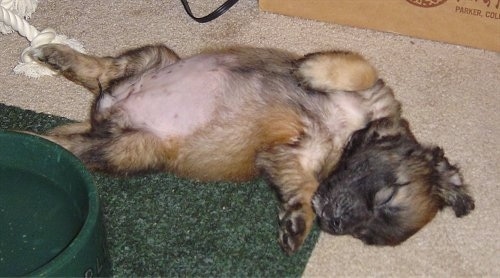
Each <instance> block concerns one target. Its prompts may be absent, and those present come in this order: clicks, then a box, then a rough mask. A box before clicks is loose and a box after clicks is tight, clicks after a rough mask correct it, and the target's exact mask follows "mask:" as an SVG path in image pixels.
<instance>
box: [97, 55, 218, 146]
mask: <svg viewBox="0 0 500 278" xmlns="http://www.w3.org/2000/svg"><path fill="white" fill-rule="evenodd" d="M223 79H224V70H223V68H222V67H221V66H219V65H218V62H217V60H216V58H214V57H210V56H197V57H193V58H190V59H187V60H183V61H180V62H178V63H176V64H173V65H170V66H168V67H165V68H162V69H158V70H154V71H150V72H147V73H145V74H143V75H142V76H138V77H134V78H130V79H128V80H125V81H123V82H121V83H120V84H118V85H117V86H115V87H113V89H112V92H111V93H110V94H105V95H103V97H102V98H101V100H100V101H99V103H98V109H99V110H100V111H105V110H107V109H113V110H119V111H120V112H121V113H120V115H122V116H124V117H125V118H126V122H127V125H129V127H131V128H135V129H141V130H145V131H149V132H152V133H153V134H155V135H157V136H159V137H162V138H165V137H170V136H185V135H189V134H191V133H193V132H194V131H196V129H198V128H199V127H201V126H204V125H206V124H207V123H208V122H210V121H211V119H212V118H213V116H214V114H215V113H214V112H215V110H216V106H217V102H218V99H219V98H220V96H221V94H222V91H223V90H222V88H221V87H222V86H221V84H222V83H223Z"/></svg>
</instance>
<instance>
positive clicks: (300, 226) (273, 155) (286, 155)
mask: <svg viewBox="0 0 500 278" xmlns="http://www.w3.org/2000/svg"><path fill="white" fill-rule="evenodd" d="M295 148H296V146H289V145H281V146H276V147H274V148H273V149H271V150H268V151H266V152H263V153H260V154H259V155H258V158H257V164H258V166H259V167H260V168H261V169H263V170H264V172H265V174H266V175H267V177H268V178H269V179H270V182H271V183H272V185H273V186H275V187H276V189H277V190H278V194H279V197H280V201H281V208H280V213H279V226H280V227H279V243H280V245H281V247H282V248H283V250H284V251H285V252H286V253H287V254H292V253H293V252H295V251H297V250H298V249H299V248H300V247H301V246H302V244H303V243H304V241H305V239H306V238H307V235H308V234H309V232H310V230H311V228H312V226H313V223H314V219H315V217H316V215H315V214H314V210H313V208H312V205H311V200H312V197H313V195H314V193H315V192H316V189H317V188H318V184H319V183H318V181H317V179H316V178H315V175H314V173H312V171H309V170H307V169H304V167H302V165H301V163H300V161H299V155H298V154H297V153H295V152H294V150H295Z"/></svg>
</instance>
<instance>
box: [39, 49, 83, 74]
mask: <svg viewBox="0 0 500 278" xmlns="http://www.w3.org/2000/svg"><path fill="white" fill-rule="evenodd" d="M30 56H31V57H32V58H33V59H34V60H35V61H38V62H40V63H42V64H44V65H45V66H47V67H49V68H50V69H52V70H55V71H59V72H62V71H65V70H67V69H68V68H70V67H71V65H72V64H73V62H74V59H75V55H74V50H73V49H71V48H70V47H69V46H66V45H63V44H45V45H42V46H39V47H37V48H35V49H33V50H31V53H30Z"/></svg>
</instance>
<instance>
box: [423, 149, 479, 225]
mask: <svg viewBox="0 0 500 278" xmlns="http://www.w3.org/2000/svg"><path fill="white" fill-rule="evenodd" d="M429 155H430V156H432V158H431V161H432V164H433V167H434V170H435V173H436V175H437V176H436V177H435V179H436V182H435V192H436V194H437V196H438V198H439V199H440V200H441V201H442V202H443V205H444V206H450V207H451V208H453V210H454V211H455V215H456V216H457V217H461V216H464V215H467V214H469V212H471V211H472V210H473V209H474V199H473V198H472V197H471V195H470V194H469V191H468V189H467V185H465V184H464V182H463V179H462V175H461V174H460V171H459V169H458V168H457V167H456V166H454V165H451V164H450V163H449V162H448V159H447V158H446V157H445V156H444V152H443V150H442V149H441V148H439V147H434V148H432V149H431V153H430V154H429Z"/></svg>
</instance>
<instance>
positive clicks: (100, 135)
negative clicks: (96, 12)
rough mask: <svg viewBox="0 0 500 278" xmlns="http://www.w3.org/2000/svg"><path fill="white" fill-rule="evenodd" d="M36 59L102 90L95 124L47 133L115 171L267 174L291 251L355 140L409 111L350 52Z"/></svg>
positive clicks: (59, 53)
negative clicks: (379, 123) (372, 124)
mask: <svg viewBox="0 0 500 278" xmlns="http://www.w3.org/2000/svg"><path fill="white" fill-rule="evenodd" d="M31 55H32V57H33V58H34V59H35V60H38V61H39V62H40V63H42V64H44V65H46V66H47V67H49V68H51V69H53V70H55V71H57V72H59V73H60V74H61V75H63V76H65V77H66V78H67V79H69V80H71V81H73V82H75V83H77V84H80V85H82V86H84V87H85V88H87V89H88V90H89V91H90V92H92V93H93V94H94V95H95V102H94V103H93V105H92V107H91V113H90V119H89V120H88V121H85V122H83V123H73V124H68V125H64V126H61V127H58V128H55V129H54V130H52V131H50V132H49V133H48V134H46V135H43V137H44V138H47V139H49V140H51V141H53V142H55V143H57V144H59V145H61V146H63V147H64V148H66V149H68V150H69V151H71V152H72V153H74V154H75V155H76V156H78V157H79V158H80V159H81V160H82V161H83V162H84V163H85V164H86V165H87V167H89V168H91V169H94V170H100V171H105V172H110V173H115V174H122V175H128V174H133V173H137V172H144V171H168V172H172V173H174V174H176V175H178V176H182V177H187V178H194V179H198V180H204V181H214V180H227V181H243V180H249V179H252V178H255V177H257V176H259V175H261V176H264V177H266V178H267V179H268V181H269V183H270V185H272V186H273V187H274V188H275V189H276V191H277V193H278V196H279V199H280V202H281V208H280V212H279V243H280V245H281V247H282V248H283V250H284V251H285V252H287V253H289V254H290V253H293V252H294V251H296V250H297V249H298V248H299V247H300V246H301V245H302V243H303V242H304V240H305V238H306V237H307V235H308V233H309V231H310V229H311V227H312V225H313V223H314V220H315V216H316V214H315V212H314V209H313V206H312V199H313V196H314V195H315V193H316V191H317V189H318V186H319V183H320V181H322V180H324V179H325V178H327V177H328V176H329V174H330V173H331V172H332V171H333V170H334V169H336V165H337V163H338V161H339V159H340V157H341V155H342V152H343V149H344V147H345V146H346V144H347V142H348V141H349V138H350V137H351V136H352V135H353V133H354V132H356V131H358V130H360V129H363V128H365V127H366V125H367V124H368V123H370V122H372V121H376V120H379V119H383V118H396V119H399V115H400V104H399V102H398V101H396V100H395V99H394V95H393V93H392V90H391V89H390V88H389V87H387V86H386V85H385V84H384V82H383V81H381V80H379V79H378V77H377V74H376V71H375V70H374V69H373V67H372V66H371V65H370V64H369V63H368V62H367V61H366V60H365V59H363V57H361V56H360V55H357V54H354V53H349V52H325V53H315V54H311V55H308V56H306V57H303V58H301V57H299V56H297V55H295V54H292V53H288V52H285V51H280V50H274V49H258V48H242V47H238V48H229V49H222V50H211V51H207V52H203V53H200V54H198V55H194V56H191V57H188V58H185V59H180V58H179V57H178V56H177V55H176V54H175V53H174V52H173V51H172V50H170V49H168V48H167V47H165V46H163V45H154V46H145V47H142V48H138V49H133V50H129V51H127V52H124V53H123V54H121V55H119V56H116V57H96V56H89V55H84V54H81V53H78V52H76V51H74V50H72V49H71V48H69V47H66V46H64V45H56V44H51V45H44V46H41V47H39V48H37V49H35V50H34V51H33V52H32V53H31ZM298 83H299V84H300V85H298ZM372 159H377V157H374V158H372ZM392 167H395V166H392ZM394 171H396V169H394ZM366 174H368V175H370V176H371V175H373V176H374V177H376V176H377V175H378V173H376V172H374V173H366ZM422 182H427V181H422ZM333 193H335V192H333ZM327 194H328V193H327ZM335 194H336V193H335ZM316 196H320V195H316ZM419 196H420V195H419ZM332 198H333V196H332ZM423 198H431V196H430V195H428V196H426V197H423ZM408 199H411V196H408ZM322 200H323V198H317V199H316V201H315V203H316V204H321V202H322ZM317 206H318V208H319V205H317ZM318 212H319V213H320V217H322V218H325V219H327V218H331V217H333V215H327V214H328V213H329V212H330V210H326V209H323V210H320V211H318ZM414 212H415V213H419V211H417V210H415V211H414ZM417 218H418V217H417ZM412 219H413V218H409V220H408V221H412ZM415 219H416V218H415ZM419 223H420V222H419Z"/></svg>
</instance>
